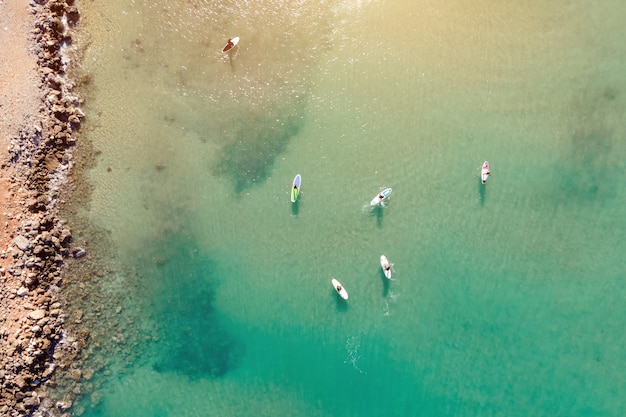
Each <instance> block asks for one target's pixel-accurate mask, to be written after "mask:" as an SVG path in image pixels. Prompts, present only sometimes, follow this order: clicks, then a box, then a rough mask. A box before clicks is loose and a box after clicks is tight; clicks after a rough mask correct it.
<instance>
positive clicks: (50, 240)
mask: <svg viewBox="0 0 626 417" xmlns="http://www.w3.org/2000/svg"><path fill="white" fill-rule="evenodd" d="M28 8H29V10H30V12H31V13H32V14H33V15H34V18H33V19H32V21H33V22H34V27H33V28H32V30H31V39H30V45H31V47H30V52H31V53H32V54H33V55H34V56H35V57H36V63H37V74H38V77H39V83H38V87H39V93H40V99H41V103H40V106H39V109H38V110H37V113H36V115H35V117H34V120H32V119H31V120H25V121H23V125H21V127H20V128H19V130H18V131H17V132H16V134H15V135H14V136H12V137H11V138H10V143H9V149H8V153H7V157H6V159H5V160H3V161H2V166H1V168H2V171H3V176H4V179H5V182H6V183H7V191H6V192H7V196H8V199H10V201H11V212H10V213H7V216H6V217H7V219H9V220H10V222H11V225H12V226H13V227H12V228H9V229H8V230H6V234H8V235H9V238H10V242H9V244H8V247H3V248H2V250H1V252H0V258H1V261H2V262H1V265H3V266H2V267H1V268H0V283H1V285H0V288H1V293H0V304H1V307H2V311H3V312H6V315H5V317H4V318H3V321H2V323H1V325H2V327H1V328H0V380H1V384H0V414H2V415H3V416H24V415H28V416H30V415H32V416H43V415H60V414H63V413H66V412H67V410H69V408H70V407H71V405H72V404H71V402H67V401H63V400H61V401H55V400H53V399H52V398H51V397H50V396H49V392H48V391H49V388H50V387H51V386H54V384H55V382H54V379H55V378H56V377H55V370H56V369H58V368H59V366H58V364H59V363H60V362H62V361H64V360H65V361H67V358H68V357H75V356H76V355H77V351H78V350H80V348H81V346H80V345H79V344H77V343H76V342H75V341H74V340H73V339H72V338H71V337H68V336H67V330H66V328H65V326H64V323H65V319H66V313H65V311H64V303H63V300H62V296H61V286H62V284H63V282H62V281H63V272H64V268H65V265H66V261H67V260H68V259H69V258H80V257H82V256H84V255H85V253H86V252H85V249H84V248H81V247H78V246H74V244H73V239H72V232H71V231H70V229H69V227H68V225H67V224H66V221H64V220H63V219H61V217H60V214H59V209H60V208H59V205H60V203H62V200H61V193H62V192H65V190H64V189H63V188H64V186H65V185H66V183H67V180H68V175H69V174H70V172H71V170H72V150H73V148H74V147H75V145H76V136H77V135H76V134H77V132H78V130H79V129H80V126H81V121H82V118H83V117H84V114H83V112H82V111H81V109H80V105H81V104H82V101H81V99H80V98H79V97H77V96H76V95H75V94H74V92H73V91H74V89H75V87H76V85H75V84H74V82H73V81H72V80H71V79H70V77H67V71H68V66H69V65H70V61H69V59H68V57H67V56H66V55H65V54H64V48H65V47H66V46H68V45H71V43H72V37H71V32H72V29H73V28H74V27H75V26H76V25H77V24H78V22H79V19H80V14H79V10H78V7H77V5H76V4H75V1H74V0H31V1H30V2H29V4H28Z"/></svg>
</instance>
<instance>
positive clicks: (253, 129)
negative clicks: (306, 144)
mask: <svg viewBox="0 0 626 417" xmlns="http://www.w3.org/2000/svg"><path fill="white" fill-rule="evenodd" d="M302 124H303V119H302V117H300V116H298V115H296V114H290V115H287V116H280V117H275V116H266V117H264V118H263V119H261V120H251V121H248V122H246V123H244V124H243V125H242V126H241V128H240V130H239V131H238V132H237V134H236V136H235V140H234V142H233V143H230V144H228V145H226V146H225V148H224V151H223V154H222V156H221V157H220V159H219V162H218V164H217V166H216V167H215V169H214V172H215V173H216V174H218V175H225V176H227V177H228V178H229V180H230V182H231V183H232V185H233V188H234V189H235V192H236V193H240V192H242V191H245V190H246V189H248V188H250V187H252V186H253V185H254V184H258V183H262V182H263V181H265V180H266V179H267V178H268V177H269V176H270V174H271V170H272V167H273V165H274V161H275V160H276V158H277V157H278V156H279V155H280V154H281V153H283V152H284V151H285V149H286V148H287V145H288V144H289V141H290V139H291V138H292V137H294V136H296V135H297V134H298V132H299V131H300V129H301V127H302Z"/></svg>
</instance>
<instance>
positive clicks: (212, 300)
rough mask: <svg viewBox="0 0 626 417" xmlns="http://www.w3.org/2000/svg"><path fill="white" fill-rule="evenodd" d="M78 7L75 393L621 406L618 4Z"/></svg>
mask: <svg viewBox="0 0 626 417" xmlns="http://www.w3.org/2000/svg"><path fill="white" fill-rule="evenodd" d="M83 3H84V4H82V5H81V9H82V26H81V33H80V35H79V37H78V40H77V48H78V49H79V50H81V51H82V54H81V59H82V70H83V71H84V73H85V74H86V75H88V76H89V80H90V83H89V86H88V87H87V89H88V92H87V95H86V98H87V101H86V103H85V111H86V113H87V122H86V125H85V129H84V131H83V136H84V138H83V140H86V141H89V142H90V143H91V144H92V145H93V147H94V148H95V149H96V150H97V151H98V156H97V159H96V164H95V166H94V167H93V168H91V169H90V170H89V174H88V181H89V184H90V185H91V186H92V193H91V195H90V196H89V199H88V201H85V202H84V207H83V209H82V211H81V212H80V213H79V216H80V217H81V218H82V219H87V220H88V221H89V222H90V223H91V224H92V225H93V226H94V229H95V230H98V231H99V234H100V235H99V236H98V237H97V238H96V239H94V236H92V237H91V238H90V239H89V240H93V241H98V242H101V241H102V240H101V238H102V235H104V236H106V240H105V241H104V242H105V243H106V245H107V251H110V252H112V253H113V254H114V256H112V258H111V260H110V270H109V271H108V272H107V273H103V274H101V276H99V277H98V279H97V280H96V282H95V288H97V294H93V300H91V299H90V298H87V299H85V300H80V301H79V300H75V303H76V306H77V308H81V309H82V310H83V311H84V314H85V316H86V318H85V319H86V321H89V320H90V317H91V316H94V317H95V316H98V317H104V319H101V318H99V319H98V320H100V321H106V322H107V325H106V326H103V329H104V328H107V329H111V328H114V329H115V328H117V329H118V330H117V331H114V332H110V331H109V330H107V331H105V330H102V329H98V328H94V329H93V331H92V339H91V343H92V348H90V349H92V353H91V356H90V358H89V360H88V363H87V364H86V366H87V367H89V366H93V365H90V361H91V362H93V363H103V362H104V363H106V365H104V366H93V368H94V369H96V371H97V372H96V374H95V375H94V376H93V378H90V379H89V380H86V381H83V382H82V385H81V390H80V391H81V392H82V393H83V394H84V396H83V399H82V400H81V401H79V402H77V403H76V405H75V407H74V412H75V413H77V414H81V413H82V415H84V416H98V417H100V416H107V417H109V416H138V417H143V416H241V415H255V416H381V415H385V416H467V417H471V416H508V417H513V416H524V417H526V416H568V417H571V416H623V415H625V414H626V402H625V401H624V398H625V397H626V378H625V377H624V369H626V335H625V333H624V328H626V310H624V308H623V304H624V301H625V300H626V289H625V288H624V262H623V254H624V253H625V250H626V239H624V236H625V235H624V230H625V226H626V216H625V215H624V209H623V207H624V203H625V202H626V181H625V180H626V172H625V166H626V162H625V161H626V141H625V140H624V139H625V138H624V132H626V129H625V128H626V119H625V118H624V114H625V109H626V95H625V91H626V79H625V78H624V74H625V73H626V47H625V46H624V43H623V39H624V37H625V35H626V33H625V32H626V30H625V29H624V26H623V22H624V20H625V18H626V4H624V3H623V2H619V1H609V0H607V1H602V2H599V3H598V4H591V3H589V2H585V1H573V2H572V1H568V2H565V1H554V2H545V1H529V2H523V4H501V3H502V2H492V1H486V0H479V1H473V2H469V1H457V2H452V3H451V4H440V3H442V2H431V1H421V0H420V1H400V2H391V1H355V0H338V1H323V2H320V1H311V2H308V1H298V2H283V1H259V2H254V3H252V2H248V1H234V2H220V1H189V2H183V3H181V2H175V1H170V0H157V1H150V2H142V1H134V2H125V1H110V2H106V3H102V2H83ZM232 36H240V37H241V43H240V46H239V48H238V50H237V51H236V52H235V53H234V54H232V55H223V54H221V52H220V50H221V47H222V46H223V44H224V43H225V42H226V40H227V39H228V38H229V37H232ZM484 160H489V162H490V164H491V169H492V172H493V175H492V176H491V177H490V179H489V182H488V184H487V185H486V186H483V185H481V184H480V180H479V167H480V165H481V164H482V162H483V161H484ZM297 173H300V174H302V194H301V196H300V200H299V201H298V203H296V204H291V203H290V201H289V196H290V187H291V181H292V179H293V177H294V176H295V174H297ZM383 187H392V188H393V190H394V191H393V194H392V196H391V199H390V201H389V204H388V205H387V206H386V207H384V208H375V209H372V208H371V207H370V206H369V201H370V200H371V198H372V197H374V195H375V194H376V193H377V192H379V191H380V190H381V189H382V188H383ZM77 198H79V197H77ZM84 233H86V238H89V236H88V233H89V232H84ZM90 249H92V250H97V249H98V248H97V247H95V248H90ZM381 254H385V255H386V256H387V257H388V258H389V259H390V261H391V262H392V264H393V280H391V281H387V280H386V279H385V278H384V276H383V275H382V271H381V270H380V266H379V263H378V259H379V257H380V255H381ZM331 277H336V278H338V279H339V280H340V281H342V283H343V284H344V285H345V287H346V288H347V290H348V291H349V293H350V299H349V300H348V302H347V303H346V302H343V301H340V300H339V299H338V298H337V296H336V294H335V293H334V291H333V289H332V287H331V285H330V279H331ZM92 284H94V283H92ZM96 300H97V301H96ZM103 300H105V301H103ZM96 302H97V303H98V306H97V308H94V306H93V305H91V306H90V303H96ZM96 312H97V314H96ZM91 320H93V321H98V320H94V319H91ZM116 321H119V322H120V323H121V322H124V323H125V324H124V326H122V325H119V327H118V324H117V323H116ZM107 326H108V327H107ZM93 346H96V348H93ZM111 346H119V349H117V350H116V349H115V348H111ZM116 351H117V352H118V353H119V355H117V356H116V355H111V354H110V352H116ZM105 352H106V353H105Z"/></svg>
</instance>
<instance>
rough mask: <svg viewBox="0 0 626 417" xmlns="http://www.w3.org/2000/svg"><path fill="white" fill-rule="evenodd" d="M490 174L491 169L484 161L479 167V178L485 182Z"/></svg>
mask: <svg viewBox="0 0 626 417" xmlns="http://www.w3.org/2000/svg"><path fill="white" fill-rule="evenodd" d="M489 175H491V171H489V162H487V161H485V162H484V163H483V166H482V167H481V168H480V180H481V181H482V183H483V184H486V183H487V178H489Z"/></svg>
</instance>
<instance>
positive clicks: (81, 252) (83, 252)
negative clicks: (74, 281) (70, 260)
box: [72, 247, 87, 258]
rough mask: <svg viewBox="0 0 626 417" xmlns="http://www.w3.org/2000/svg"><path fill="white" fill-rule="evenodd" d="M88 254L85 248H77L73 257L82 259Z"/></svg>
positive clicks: (73, 251)
mask: <svg viewBox="0 0 626 417" xmlns="http://www.w3.org/2000/svg"><path fill="white" fill-rule="evenodd" d="M86 254H87V251H86V250H85V249H84V248H81V247H77V248H74V249H73V250H72V256H73V257H74V258H82V257H83V256H85V255H86Z"/></svg>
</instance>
